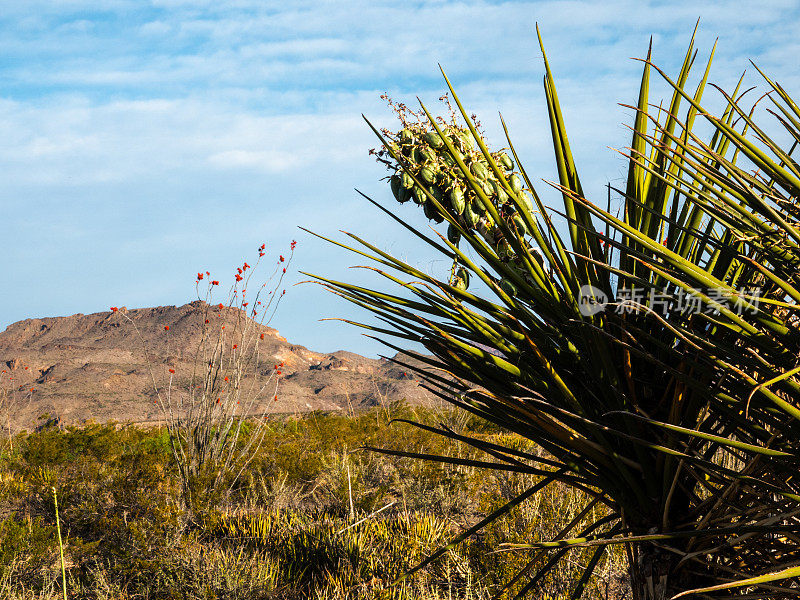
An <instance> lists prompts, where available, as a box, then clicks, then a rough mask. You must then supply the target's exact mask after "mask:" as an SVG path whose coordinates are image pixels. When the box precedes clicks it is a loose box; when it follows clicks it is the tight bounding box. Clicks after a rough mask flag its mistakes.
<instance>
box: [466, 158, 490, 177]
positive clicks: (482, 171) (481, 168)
mask: <svg viewBox="0 0 800 600" xmlns="http://www.w3.org/2000/svg"><path fill="white" fill-rule="evenodd" d="M469 170H470V171H472V174H473V175H475V177H477V178H478V179H486V177H487V176H488V175H489V170H488V169H487V168H486V165H484V164H483V163H482V162H479V161H475V162H473V163H472V164H471V165H470V166H469Z"/></svg>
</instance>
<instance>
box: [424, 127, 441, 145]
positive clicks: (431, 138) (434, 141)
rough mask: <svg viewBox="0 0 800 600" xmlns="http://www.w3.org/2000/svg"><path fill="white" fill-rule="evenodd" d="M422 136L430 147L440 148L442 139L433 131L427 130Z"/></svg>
mask: <svg viewBox="0 0 800 600" xmlns="http://www.w3.org/2000/svg"><path fill="white" fill-rule="evenodd" d="M424 137H425V141H426V142H427V144H428V145H429V146H430V147H431V148H441V147H442V146H443V145H444V141H443V140H442V138H440V137H439V134H438V133H436V132H435V131H429V132H428V133H426V134H425V136H424Z"/></svg>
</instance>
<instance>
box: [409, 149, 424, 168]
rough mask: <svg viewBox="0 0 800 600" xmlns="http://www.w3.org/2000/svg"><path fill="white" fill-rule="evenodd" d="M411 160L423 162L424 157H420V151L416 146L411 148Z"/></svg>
mask: <svg viewBox="0 0 800 600" xmlns="http://www.w3.org/2000/svg"><path fill="white" fill-rule="evenodd" d="M411 160H412V161H413V162H415V163H417V164H418V165H420V164H422V163H423V162H425V159H424V158H423V157H422V152H421V151H420V149H419V147H418V146H414V147H413V148H411Z"/></svg>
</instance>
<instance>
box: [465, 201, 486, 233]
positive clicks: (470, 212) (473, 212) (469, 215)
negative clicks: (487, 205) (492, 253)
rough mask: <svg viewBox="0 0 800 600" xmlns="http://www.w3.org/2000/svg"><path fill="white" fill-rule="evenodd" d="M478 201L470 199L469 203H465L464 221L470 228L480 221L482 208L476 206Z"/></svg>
mask: <svg viewBox="0 0 800 600" xmlns="http://www.w3.org/2000/svg"><path fill="white" fill-rule="evenodd" d="M477 203H478V201H477V200H476V199H474V198H473V199H472V200H471V201H469V202H466V206H465V208H464V219H465V220H466V222H467V225H469V226H470V227H471V228H473V229H474V228H475V226H476V225H477V224H478V221H480V219H481V211H482V207H479V206H477Z"/></svg>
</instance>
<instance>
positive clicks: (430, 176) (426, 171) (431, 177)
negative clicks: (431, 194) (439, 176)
mask: <svg viewBox="0 0 800 600" xmlns="http://www.w3.org/2000/svg"><path fill="white" fill-rule="evenodd" d="M419 176H420V177H422V181H424V182H425V183H436V172H435V171H434V170H433V169H431V168H430V167H422V170H421V171H420V172H419Z"/></svg>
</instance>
